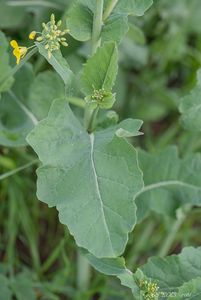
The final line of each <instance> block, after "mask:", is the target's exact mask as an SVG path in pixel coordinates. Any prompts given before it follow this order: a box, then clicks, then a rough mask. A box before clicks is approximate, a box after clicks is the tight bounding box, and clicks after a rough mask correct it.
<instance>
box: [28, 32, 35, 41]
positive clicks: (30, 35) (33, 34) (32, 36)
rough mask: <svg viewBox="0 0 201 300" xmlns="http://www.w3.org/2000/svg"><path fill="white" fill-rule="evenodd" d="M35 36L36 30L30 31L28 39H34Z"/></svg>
mask: <svg viewBox="0 0 201 300" xmlns="http://www.w3.org/2000/svg"><path fill="white" fill-rule="evenodd" d="M35 36H36V31H32V32H31V33H30V34H29V39H30V40H34V39H35Z"/></svg>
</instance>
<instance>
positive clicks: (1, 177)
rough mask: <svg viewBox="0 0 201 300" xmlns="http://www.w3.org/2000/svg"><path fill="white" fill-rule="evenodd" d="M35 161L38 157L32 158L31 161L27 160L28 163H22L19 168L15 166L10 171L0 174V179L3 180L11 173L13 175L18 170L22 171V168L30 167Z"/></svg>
mask: <svg viewBox="0 0 201 300" xmlns="http://www.w3.org/2000/svg"><path fill="white" fill-rule="evenodd" d="M37 162H38V159H35V160H33V161H31V162H29V163H27V164H25V165H23V166H21V167H19V168H16V169H14V170H11V171H9V172H7V173H4V174H2V175H0V180H3V179H5V178H8V177H10V176H12V175H15V174H17V173H19V172H21V171H23V170H25V169H27V168H29V167H31V166H32V165H34V164H36V163H37Z"/></svg>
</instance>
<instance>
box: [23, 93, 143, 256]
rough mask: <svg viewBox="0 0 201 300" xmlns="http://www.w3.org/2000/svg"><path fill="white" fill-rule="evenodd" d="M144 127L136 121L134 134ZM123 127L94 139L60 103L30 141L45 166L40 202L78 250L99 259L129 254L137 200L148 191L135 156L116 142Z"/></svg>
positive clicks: (41, 171) (40, 178)
mask: <svg viewBox="0 0 201 300" xmlns="http://www.w3.org/2000/svg"><path fill="white" fill-rule="evenodd" d="M140 126H141V122H139V121H135V120H133V129H134V131H133V134H138V129H139V127H140ZM120 127H124V124H119V125H118V126H115V127H114V128H111V129H106V130H103V131H99V132H97V133H95V134H90V135H89V134H88V133H87V132H86V131H85V130H84V128H83V127H82V126H81V125H80V123H79V122H78V120H77V119H76V118H75V116H74V115H73V113H72V112H71V110H70V108H69V106H68V104H67V102H66V101H65V100H64V99H59V100H56V101H55V102H54V103H53V105H52V107H51V109H50V112H49V115H48V117H47V118H46V119H45V120H43V121H41V122H40V123H39V124H38V125H37V126H36V127H35V129H34V130H33V131H32V132H31V133H30V134H29V136H28V139H27V140H28V142H29V144H30V145H31V146H32V147H33V148H34V150H35V151H36V153H37V154H38V156H39V158H40V160H41V161H42V163H43V166H42V167H41V168H39V169H38V171H37V174H38V184H37V195H38V198H39V199H41V200H42V201H44V202H46V203H47V204H48V205H49V206H56V207H57V209H58V211H59V217H60V221H61V222H62V223H64V224H66V225H67V226H68V228H69V230H70V232H71V234H73V235H74V237H75V240H76V242H77V244H78V245H79V246H81V247H83V248H86V249H88V251H89V252H91V253H93V254H94V255H95V256H97V257H115V256H117V255H120V254H121V253H122V252H123V251H124V248H125V245H126V243H127V239H128V232H130V231H131V230H132V229H133V227H134V224H135V204H134V196H135V194H136V193H137V192H138V191H139V190H140V189H141V188H142V186H143V182H142V174H141V171H140V170H139V167H138V162H137V156H136V152H135V150H134V149H133V147H132V146H131V145H129V144H128V143H127V142H126V141H125V140H124V139H122V138H119V137H117V136H115V132H116V130H117V129H118V128H120ZM126 127H127V125H126ZM129 127H130V126H129Z"/></svg>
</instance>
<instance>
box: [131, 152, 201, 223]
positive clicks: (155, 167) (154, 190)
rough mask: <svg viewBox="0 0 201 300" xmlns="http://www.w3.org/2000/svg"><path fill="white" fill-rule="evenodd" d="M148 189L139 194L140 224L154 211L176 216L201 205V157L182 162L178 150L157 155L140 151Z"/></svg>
mask: <svg viewBox="0 0 201 300" xmlns="http://www.w3.org/2000/svg"><path fill="white" fill-rule="evenodd" d="M138 157H139V164H140V168H141V169H142V171H143V175H144V183H145V187H144V188H143V189H142V190H141V191H140V192H139V193H138V195H137V198H136V204H137V207H138V210H137V213H138V221H140V220H142V219H143V218H144V217H145V216H146V215H147V214H148V213H149V212H150V210H152V211H156V212H157V213H160V214H165V215H166V214H169V215H172V216H173V215H174V212H175V210H176V209H177V208H178V207H180V206H181V205H183V204H188V203H189V204H192V205H198V206H200V205H201V155H200V153H197V154H191V155H188V156H186V157H185V158H183V159H180V158H179V155H178V150H177V148H176V147H174V146H172V147H168V148H167V149H164V150H163V151H160V152H158V153H156V154H149V153H147V152H145V151H142V150H140V151H139V155H138Z"/></svg>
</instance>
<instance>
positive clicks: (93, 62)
mask: <svg viewBox="0 0 201 300" xmlns="http://www.w3.org/2000/svg"><path fill="white" fill-rule="evenodd" d="M117 70H118V53H117V48H116V45H115V43H113V42H111V43H105V44H104V46H102V47H101V48H98V50H97V52H96V53H95V54H94V55H93V56H92V57H90V58H89V59H88V61H87V63H86V65H85V66H84V69H83V72H82V75H81V87H82V91H83V93H84V94H85V95H90V94H91V93H92V92H93V90H94V89H96V90H99V89H105V90H107V91H111V90H112V87H113V85H114V82H115V79H116V75H117Z"/></svg>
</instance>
